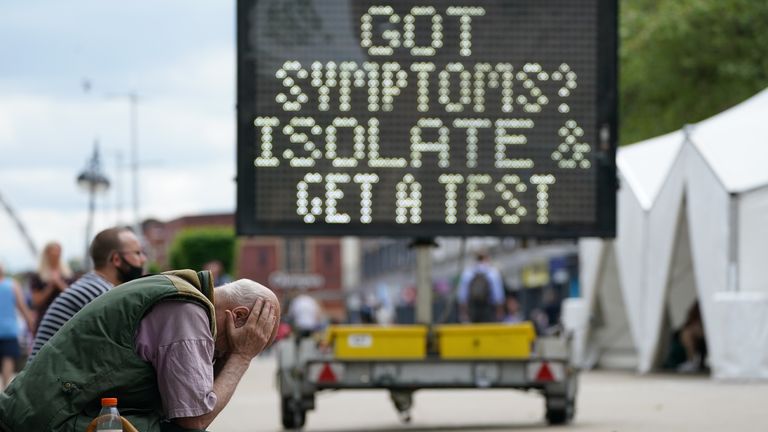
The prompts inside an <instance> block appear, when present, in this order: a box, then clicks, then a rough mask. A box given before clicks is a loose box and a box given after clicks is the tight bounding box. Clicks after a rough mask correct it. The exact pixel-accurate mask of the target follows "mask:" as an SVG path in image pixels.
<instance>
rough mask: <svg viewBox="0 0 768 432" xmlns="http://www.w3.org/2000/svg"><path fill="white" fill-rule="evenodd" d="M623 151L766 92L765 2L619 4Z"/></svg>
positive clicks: (651, 0)
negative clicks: (761, 91) (642, 141)
mask: <svg viewBox="0 0 768 432" xmlns="http://www.w3.org/2000/svg"><path fill="white" fill-rule="evenodd" d="M620 11H621V12H620V46H621V48H620V57H619V64H620V69H619V74H620V79H619V83H620V84H619V85H620V121H621V131H620V132H621V142H622V144H627V143H633V142H637V141H639V140H642V139H646V138H649V137H653V136H657V135H660V134H663V133H666V132H670V131H673V130H676V129H679V128H680V127H682V126H683V125H685V124H687V123H695V122H698V121H701V120H703V119H705V118H707V117H710V116H712V115H714V114H717V113H718V112H720V111H723V110H725V109H727V108H729V107H731V106H733V105H736V104H738V103H739V102H741V101H743V100H745V99H747V98H749V97H750V96H752V95H754V94H755V93H757V92H759V91H760V90H763V89H764V88H766V86H768V32H766V31H765V29H766V23H768V2H766V1H755V0H622V1H621V4H620Z"/></svg>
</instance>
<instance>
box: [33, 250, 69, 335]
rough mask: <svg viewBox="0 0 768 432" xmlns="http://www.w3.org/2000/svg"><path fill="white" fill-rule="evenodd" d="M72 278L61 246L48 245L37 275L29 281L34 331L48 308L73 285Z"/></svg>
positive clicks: (41, 257)
mask: <svg viewBox="0 0 768 432" xmlns="http://www.w3.org/2000/svg"><path fill="white" fill-rule="evenodd" d="M72 276H73V275H72V270H70V268H69V266H68V265H67V263H66V262H64V261H63V260H62V259H61V244H59V243H58V242H55V241H52V242H49V243H48V244H46V245H45V247H44V248H43V252H42V253H41V254H40V263H39V265H38V267H37V273H35V274H33V275H32V278H31V279H30V281H29V289H30V291H31V294H32V308H33V309H34V310H35V323H34V326H33V327H32V331H36V329H37V325H38V324H39V323H40V320H42V319H43V315H45V311H46V310H47V309H48V306H50V305H51V303H53V300H54V299H55V298H56V297H57V296H58V295H59V294H60V293H62V292H63V291H64V290H65V289H67V287H68V286H69V284H70V283H72V279H73V277H72Z"/></svg>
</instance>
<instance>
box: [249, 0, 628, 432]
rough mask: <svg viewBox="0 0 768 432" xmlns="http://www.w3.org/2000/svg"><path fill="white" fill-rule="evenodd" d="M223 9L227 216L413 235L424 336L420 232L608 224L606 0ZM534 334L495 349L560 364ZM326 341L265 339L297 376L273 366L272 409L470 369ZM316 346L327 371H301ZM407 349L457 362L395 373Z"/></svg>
mask: <svg viewBox="0 0 768 432" xmlns="http://www.w3.org/2000/svg"><path fill="white" fill-rule="evenodd" d="M237 19H238V34H237V37H238V69H237V70H238V72H237V73H238V84H237V141H238V145H237V155H238V156H237V161H238V162H237V164H238V171H237V185H238V186H237V214H236V224H237V232H238V234H240V235H264V234H268V235H301V236H303V235H317V236H329V235H330V236H337V235H338V236H340V235H352V236H399V237H403V236H407V237H413V238H420V239H421V241H417V242H416V244H417V248H418V254H417V267H418V269H417V273H418V279H419V282H418V291H419V298H418V301H417V321H418V322H420V323H422V324H425V325H426V326H427V330H426V331H427V336H426V340H427V345H430V346H431V345H433V344H434V340H433V338H434V334H435V332H434V326H432V325H431V323H432V319H431V316H430V315H429V305H430V304H431V300H430V295H431V289H430V261H429V260H430V259H431V258H430V253H429V247H430V246H429V244H430V241H429V239H431V238H433V237H435V236H499V237H501V236H512V237H540V238H541V237H544V238H577V237H582V236H598V237H612V236H614V235H615V230H616V187H617V182H616V166H615V150H616V142H617V118H616V116H617V114H616V112H617V110H616V104H617V67H616V63H617V55H616V53H617V30H616V26H617V1H616V0H475V1H473V2H462V1H445V0H431V1H430V0H388V1H381V2H379V1H377V2H373V1H369V0H239V1H238V18H237ZM425 240H426V241H425ZM467 328H468V329H471V328H472V327H470V326H467ZM396 331H397V330H396ZM478 337H481V336H478ZM337 342H338V340H337ZM557 343H560V344H561V347H566V348H567V344H566V341H565V340H560V342H557ZM557 343H556V342H553V341H551V340H549V339H548V338H546V339H545V338H538V339H536V340H535V341H534V342H533V345H534V346H535V347H537V346H540V345H547V346H549V345H557ZM286 346H287V345H286ZM294 346H301V345H295V344H294ZM285 349H286V350H288V349H289V348H285ZM334 349H335V348H334ZM566 351H567V349H566ZM549 352H554V351H552V350H550V351H542V350H539V349H534V350H533V351H531V352H530V356H531V357H530V358H527V359H524V358H519V357H514V358H512V357H510V358H508V359H504V358H501V359H494V361H496V363H494V364H498V365H499V366H497V367H498V368H500V369H499V370H500V371H506V370H508V369H507V368H511V369H509V370H517V372H515V373H516V374H517V375H516V376H518V377H522V376H528V375H524V374H523V375H521V374H520V373H521V372H520V371H523V370H528V368H529V366H528V365H530V364H532V363H531V362H534V361H535V362H543V363H544V364H547V368H549V367H550V366H549V364H550V363H549V362H550V361H553V362H554V363H552V364H555V365H557V364H561V363H558V361H556V360H555V359H554V358H553V359H550V358H548V357H547V356H548V354H547V353H549ZM537 353H538V354H537ZM329 355H330V356H331V357H329ZM334 356H336V354H335V353H331V354H328V353H323V352H321V351H319V350H318V349H317V347H316V348H315V350H314V351H311V352H310V351H297V350H293V356H288V355H287V354H286V355H283V354H281V356H280V358H281V374H283V373H284V372H285V373H287V372H290V373H289V374H288V375H291V374H293V375H292V376H301V377H304V378H302V379H301V380H298V381H297V380H296V379H293V380H291V379H283V380H281V382H282V383H283V384H284V385H283V387H282V390H281V391H282V392H283V393H282V394H283V395H284V397H286V395H289V396H287V397H288V403H284V405H283V407H284V408H283V411H284V414H285V412H286V408H285V407H286V406H287V407H289V408H288V411H289V412H290V414H291V416H293V417H295V416H296V413H300V414H301V417H302V421H301V422H298V421H293V422H291V421H290V420H289V421H288V424H292V425H295V426H299V425H300V424H303V414H304V412H305V410H304V408H301V407H304V406H305V405H302V404H303V403H304V402H302V399H301V398H302V397H303V396H302V394H304V393H302V392H301V391H298V390H296V389H302V388H304V386H308V387H307V388H311V389H314V390H321V389H325V388H333V387H334V386H336V387H338V388H353V387H354V388H360V387H363V388H366V386H370V387H377V388H378V387H381V388H390V389H394V390H397V389H401V388H411V389H414V388H443V387H450V386H455V387H466V386H473V385H474V386H478V382H477V381H476V380H475V379H474V378H475V375H474V374H475V373H476V370H477V367H479V366H481V365H487V364H488V363H487V362H488V359H485V358H481V357H478V358H476V359H464V361H463V362H455V361H453V360H447V359H445V358H442V357H441V353H440V352H437V351H435V350H432V349H430V350H427V351H426V353H425V356H424V357H423V358H419V359H417V360H413V359H410V360H407V361H405V360H403V359H389V360H387V359H378V358H368V359H365V360H361V359H358V358H355V359H338V358H336V357H334ZM566 357H567V356H566ZM288 358H293V360H291V361H288ZM385 360H386V361H385ZM379 362H383V363H381V364H385V363H386V364H387V365H390V366H392V365H394V369H396V370H398V371H400V372H401V373H400V374H399V375H397V376H398V377H400V378H398V380H396V381H394V383H395V384H390V387H386V385H384V384H383V383H382V381H381V380H379V381H377V380H375V379H373V378H370V377H374V376H378V375H376V373H375V371H376V370H381V368H382V367H383V366H377V365H378V364H379ZM393 362H394V363H393ZM326 363H327V364H328V365H329V366H328V367H327V368H323V370H325V371H326V372H328V371H331V372H332V371H333V370H334V368H336V369H339V370H343V371H344V374H343V378H340V379H338V380H337V381H336V382H335V383H331V382H325V381H322V380H320V381H311V380H309V377H310V376H311V373H310V371H312V372H314V371H316V370H317V368H318V367H319V366H317V365H322V364H326ZM535 364H539V365H540V363H535ZM562 364H563V365H564V366H563V370H564V371H572V368H571V367H570V366H569V364H568V363H567V362H562ZM366 365H367V366H366ZM417 365H424V366H425V367H427V369H429V370H435V371H449V370H450V371H452V373H454V374H455V375H456V376H463V377H465V379H464V380H454V381H451V380H446V379H445V377H447V376H451V373H448V372H440V373H436V374H435V375H434V376H433V375H428V376H433V378H434V379H433V380H431V381H413V382H410V383H409V382H407V380H406V381H403V380H404V379H405V378H403V377H408V376H413V375H412V374H409V371H410V370H412V369H413V368H415V367H417ZM554 367H555V369H557V366H554ZM366 368H368V369H369V370H368V372H366V373H363V372H360V371H361V370H365V369H366ZM390 369H391V368H390ZM481 369H482V368H481ZM491 369H493V368H491ZM510 373H512V372H510ZM325 375H330V374H329V373H326V374H325ZM545 375H546V374H545ZM362 376H367V377H369V378H370V379H369V380H368V381H365V380H362V381H361V380H360V379H361V378H360V377H362ZM504 376H506V375H504ZM574 376H575V375H573V374H571V372H568V373H565V372H564V373H563V374H561V375H560V376H557V374H555V375H553V378H554V382H557V383H560V384H562V383H567V382H571V381H569V379H571V378H572V377H574ZM441 377H443V378H441ZM468 377H473V378H472V379H470V378H468ZM284 378H285V377H284ZM494 382H495V383H496V385H499V386H508V387H519V388H531V387H533V388H540V389H542V390H543V391H544V393H545V396H546V394H547V388H554V387H552V386H553V385H552V384H546V385H543V384H541V383H539V382H538V381H536V380H534V379H525V380H523V379H520V380H517V381H515V380H511V381H503V380H502V381H498V382H496V381H494ZM451 383H452V384H451ZM560 384H558V385H560ZM493 386H494V384H491V385H490V387H493ZM565 387H568V388H569V390H568V391H569V392H571V391H575V385H572V386H571V385H566V386H565ZM286 388H289V389H292V390H290V391H289V390H286ZM570 389H574V390H570ZM310 393H311V394H314V392H310ZM393 394H399V395H400V396H399V397H398V398H393V399H399V400H401V402H402V400H403V399H402V395H403V394H404V393H403V392H401V391H395V392H393ZM290 395H292V396H290ZM556 399H557V398H555V399H552V400H556ZM284 402H285V401H284ZM396 405H397V403H396ZM401 405H403V404H402V403H401ZM549 405H551V404H548V406H549ZM555 405H556V404H555ZM290 407H299V408H290ZM548 412H549V411H548ZM548 417H550V421H552V418H555V419H556V418H557V417H558V415H553V416H549V415H548ZM565 417H566V419H567V418H569V417H570V416H569V415H566V416H565ZM285 418H286V417H285V416H284V421H285Z"/></svg>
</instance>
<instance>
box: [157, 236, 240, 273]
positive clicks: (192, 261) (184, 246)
mask: <svg viewBox="0 0 768 432" xmlns="http://www.w3.org/2000/svg"><path fill="white" fill-rule="evenodd" d="M235 247H236V239H235V232H234V230H233V229H232V228H229V227H220V228H187V229H184V230H181V231H180V232H179V233H178V234H177V235H176V238H175V239H174V240H173V244H172V245H171V249H170V258H169V262H170V265H171V267H172V268H174V269H184V268H189V269H193V270H201V269H202V268H203V265H204V264H205V263H207V262H209V261H212V260H219V261H221V263H222V265H223V266H224V271H225V272H227V273H231V272H232V270H233V266H234V262H235Z"/></svg>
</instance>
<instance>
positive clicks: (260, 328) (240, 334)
mask: <svg viewBox="0 0 768 432" xmlns="http://www.w3.org/2000/svg"><path fill="white" fill-rule="evenodd" d="M278 313H279V311H278V310H276V307H275V305H274V304H273V303H272V302H270V301H266V300H264V299H258V300H256V302H255V303H254V304H253V308H252V309H251V313H250V314H249V315H248V318H247V320H246V322H245V324H244V325H242V326H241V327H236V326H235V316H234V314H233V313H232V311H230V310H227V311H226V314H227V328H226V331H227V339H228V341H229V346H230V349H231V352H230V354H231V355H240V356H243V357H246V358H248V359H252V358H254V357H256V356H257V355H258V354H259V353H260V352H261V351H263V350H264V348H266V347H267V344H269V342H270V340H271V338H272V333H273V332H274V329H275V326H276V325H277V320H278V319H279V318H278Z"/></svg>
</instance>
